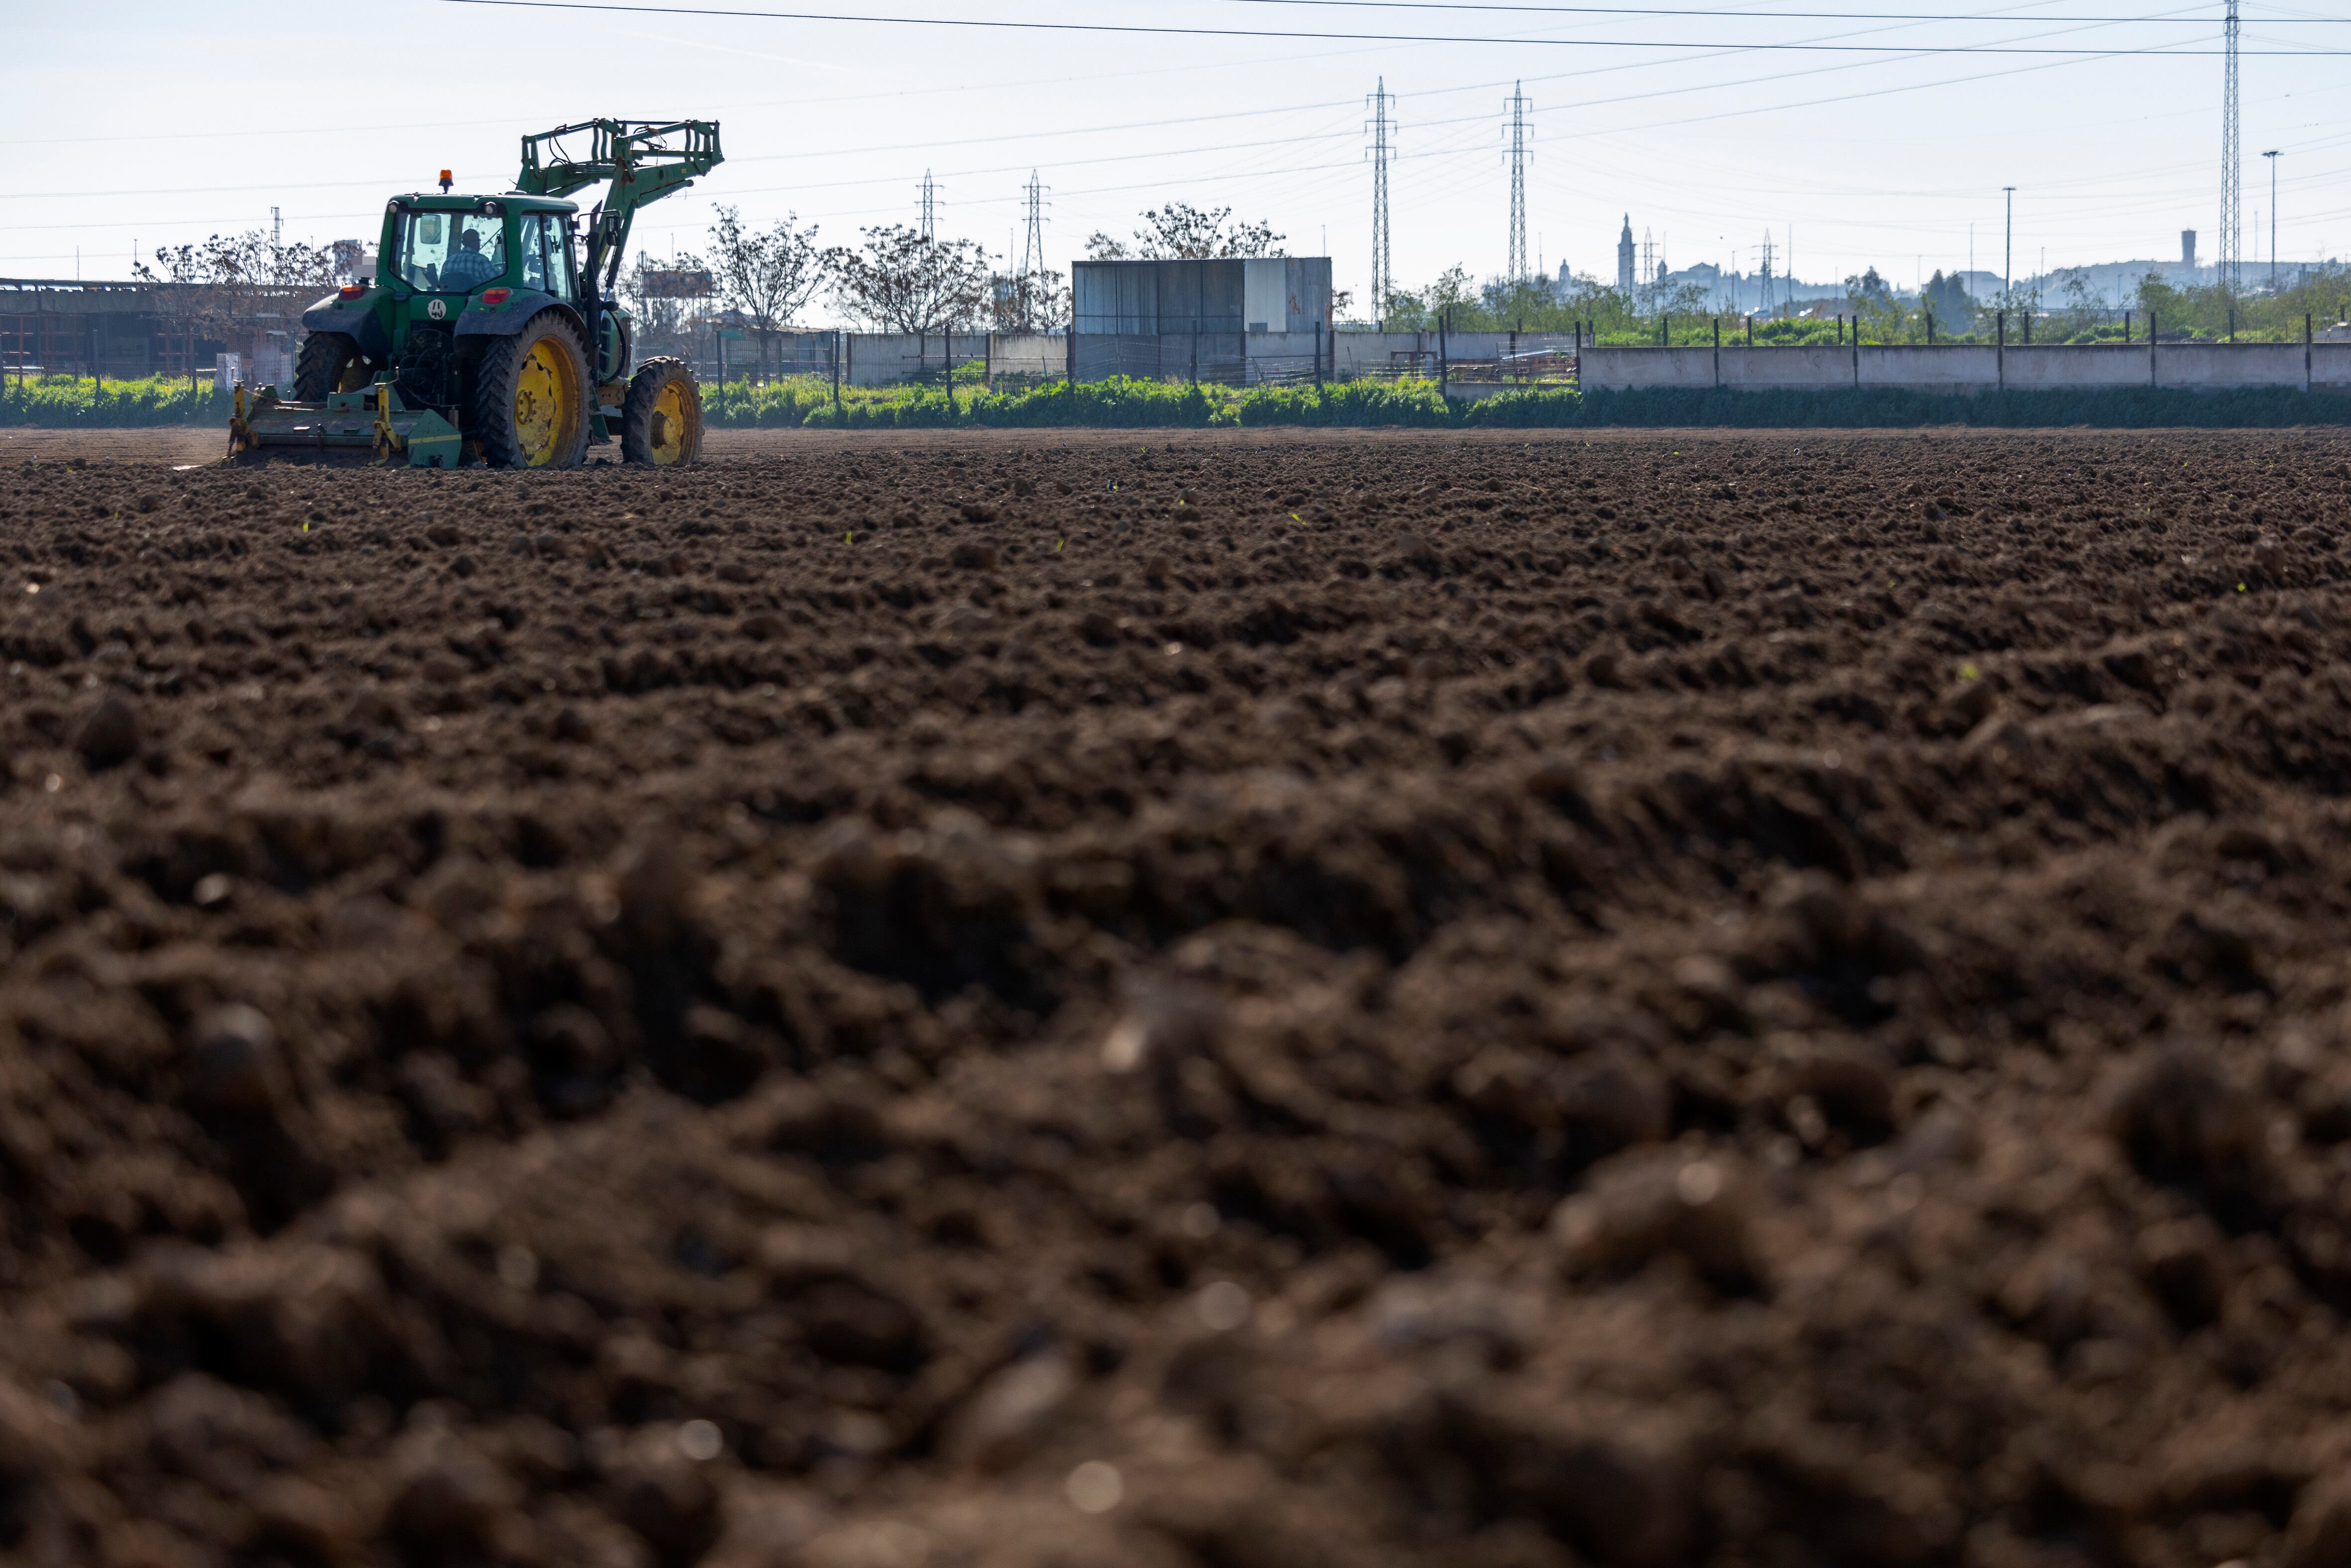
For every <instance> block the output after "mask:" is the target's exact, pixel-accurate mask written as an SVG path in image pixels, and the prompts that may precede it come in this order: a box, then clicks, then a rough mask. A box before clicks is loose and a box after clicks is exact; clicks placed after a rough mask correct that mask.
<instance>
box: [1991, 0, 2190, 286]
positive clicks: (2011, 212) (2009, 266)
mask: <svg viewBox="0 0 2351 1568" xmlns="http://www.w3.org/2000/svg"><path fill="white" fill-rule="evenodd" d="M2231 3H2233V0H2231ZM2001 190H2003V191H2005V192H2007V193H2008V232H2007V235H2006V237H2005V238H2003V239H2002V240H2001V245H2000V293H2001V304H2003V305H2005V304H2007V303H2008V297H2009V296H2010V295H2011V294H2014V293H2015V292H2016V187H2015V186H2013V185H2002V186H2001Z"/></svg>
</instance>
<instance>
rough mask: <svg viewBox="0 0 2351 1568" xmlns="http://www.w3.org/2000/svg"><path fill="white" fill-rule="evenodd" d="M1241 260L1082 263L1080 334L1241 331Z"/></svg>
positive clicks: (1079, 276)
mask: <svg viewBox="0 0 2351 1568" xmlns="http://www.w3.org/2000/svg"><path fill="white" fill-rule="evenodd" d="M1243 266H1244V264H1243V263H1241V262H1239V261H1081V262H1079V263H1077V264H1076V266H1075V267H1074V269H1073V270H1074V273H1075V281H1076V287H1077V318H1078V319H1077V327H1078V331H1079V333H1080V335H1081V336H1082V335H1085V334H1088V333H1112V334H1123V335H1138V336H1151V335H1157V334H1165V333H1171V332H1193V331H1200V332H1238V331H1240V330H1242V329H1243V328H1244V325H1245V322H1244V318H1243V315H1242V306H1243V302H1244V299H1245V297H1246V292H1247V289H1246V284H1245V281H1244V277H1243V272H1242V268H1243Z"/></svg>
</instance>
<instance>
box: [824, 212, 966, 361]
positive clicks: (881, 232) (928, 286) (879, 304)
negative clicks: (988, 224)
mask: <svg viewBox="0 0 2351 1568" xmlns="http://www.w3.org/2000/svg"><path fill="white" fill-rule="evenodd" d="M862 232H863V234H864V235H865V245H864V246H863V248H862V249H860V250H848V249H843V248H841V247H839V246H835V247H834V248H832V249H831V250H828V251H826V252H825V253H824V261H825V270H826V271H827V272H828V273H829V274H830V275H831V278H832V289H833V294H834V297H835V298H838V299H839V300H840V302H841V307H842V308H844V309H845V310H847V311H848V312H849V313H850V314H851V315H852V316H855V317H857V318H859V319H862V320H864V321H868V322H871V323H872V325H873V326H875V327H876V328H878V329H881V330H883V331H885V332H919V333H923V334H925V335H928V334H931V333H937V332H953V331H956V330H958V329H966V328H968V327H970V326H971V325H972V324H973V323H974V322H976V321H977V320H979V319H981V318H982V317H984V316H986V315H987V312H988V308H989V306H990V303H991V295H992V294H993V287H992V280H991V278H990V276H989V273H988V269H987V253H986V252H985V251H983V250H981V249H980V247H979V246H977V245H975V244H973V243H972V242H971V241H969V240H935V239H926V238H925V237H924V235H923V232H922V231H921V230H920V229H913V228H908V227H906V226H905V225H903V224H883V225H879V226H877V227H874V228H870V229H866V230H864V231H862Z"/></svg>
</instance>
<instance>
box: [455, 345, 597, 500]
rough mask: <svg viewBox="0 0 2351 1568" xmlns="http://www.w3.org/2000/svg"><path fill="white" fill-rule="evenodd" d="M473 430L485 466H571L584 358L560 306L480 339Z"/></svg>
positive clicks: (582, 446)
mask: <svg viewBox="0 0 2351 1568" xmlns="http://www.w3.org/2000/svg"><path fill="white" fill-rule="evenodd" d="M469 412H470V413H471V414H472V424H473V428H472V429H471V430H470V431H468V432H467V433H466V434H469V435H470V436H472V437H473V439H475V441H478V442H479V443H481V447H482V457H483V460H484V461H485V462H486V463H488V464H489V465H490V466H491V467H493V468H577V467H579V466H580V459H581V458H582V457H583V456H585V455H586V454H587V451H588V356H587V354H586V353H585V352H584V351H583V350H581V349H580V333H579V331H578V330H577V329H575V328H574V327H573V326H572V325H571V323H570V322H569V320H567V319H565V318H564V316H563V314H562V313H561V312H560V311H557V310H542V311H540V312H539V313H538V315H537V316H535V317H533V318H531V319H530V320H529V321H528V322H527V323H525V324H524V326H523V329H522V330H521V331H519V332H517V333H516V334H515V335H514V336H513V337H511V338H491V339H488V340H486V341H485V342H484V343H483V345H482V358H481V362H480V364H479V365H478V366H476V367H475V373H474V398H473V406H472V408H471V410H470V411H469Z"/></svg>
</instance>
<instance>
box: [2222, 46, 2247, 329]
mask: <svg viewBox="0 0 2351 1568" xmlns="http://www.w3.org/2000/svg"><path fill="white" fill-rule="evenodd" d="M2221 36H2222V37H2223V38H2224V39H2225V40H2226V42H2225V44H2224V45H2223V53H2224V55H2225V59H2224V60H2223V62H2222V65H2221V68H2220V70H2221V76H2220V287H2222V288H2225V289H2227V290H2228V291H2229V292H2230V293H2231V294H2234V293H2236V292H2237V289H2238V287H2239V285H2240V284H2241V281H2242V279H2241V277H2239V272H2240V270H2241V269H2240V267H2239V262H2240V260H2241V253H2240V251H2239V246H2240V245H2241V243H2242V239H2243V236H2242V235H2241V233H2240V224H2239V220H2240V218H2241V215H2242V195H2243V193H2242V192H2241V191H2240V190H2239V189H2238V181H2239V178H2240V176H2241V173H2242V168H2241V164H2240V163H2239V162H2238V152H2237V0H2229V16H2228V20H2227V21H2226V22H2225V23H2223V24H2222V26H2221Z"/></svg>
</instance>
